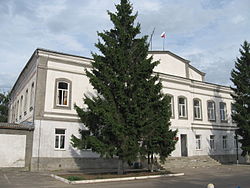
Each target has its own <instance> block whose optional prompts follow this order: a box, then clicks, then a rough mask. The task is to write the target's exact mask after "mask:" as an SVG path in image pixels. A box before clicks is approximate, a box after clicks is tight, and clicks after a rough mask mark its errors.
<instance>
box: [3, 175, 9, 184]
mask: <svg viewBox="0 0 250 188" xmlns="http://www.w3.org/2000/svg"><path fill="white" fill-rule="evenodd" d="M3 177H4V178H5V179H6V181H7V182H8V184H11V183H10V180H9V178H8V177H7V175H6V174H3Z"/></svg>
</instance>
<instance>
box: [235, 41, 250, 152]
mask: <svg viewBox="0 0 250 188" xmlns="http://www.w3.org/2000/svg"><path fill="white" fill-rule="evenodd" d="M241 47H242V49H240V54H241V56H240V57H239V58H237V60H236V62H235V69H233V70H232V72H231V80H232V82H233V83H234V87H232V90H233V91H234V94H232V97H233V99H234V101H235V102H234V104H233V108H234V110H233V115H232V118H233V120H234V121H235V122H236V124H237V126H238V128H239V129H238V130H237V131H236V133H237V134H238V135H240V136H241V138H240V139H239V141H240V143H241V149H242V150H243V152H242V155H243V156H245V155H247V154H248V155H249V154H250V44H249V43H248V42H247V41H244V43H243V45H242V46H241Z"/></svg>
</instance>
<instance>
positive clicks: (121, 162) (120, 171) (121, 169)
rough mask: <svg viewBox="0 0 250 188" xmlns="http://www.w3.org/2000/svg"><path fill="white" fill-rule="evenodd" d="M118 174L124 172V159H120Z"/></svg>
mask: <svg viewBox="0 0 250 188" xmlns="http://www.w3.org/2000/svg"><path fill="white" fill-rule="evenodd" d="M117 174H119V175H121V174H124V161H123V160H122V159H119V160H118V170H117Z"/></svg>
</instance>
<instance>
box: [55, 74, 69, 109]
mask: <svg viewBox="0 0 250 188" xmlns="http://www.w3.org/2000/svg"><path fill="white" fill-rule="evenodd" d="M71 85H72V84H71V81H70V80H67V79H64V78H60V79H56V84H55V86H56V87H55V102H54V108H69V109H70V108H71Z"/></svg>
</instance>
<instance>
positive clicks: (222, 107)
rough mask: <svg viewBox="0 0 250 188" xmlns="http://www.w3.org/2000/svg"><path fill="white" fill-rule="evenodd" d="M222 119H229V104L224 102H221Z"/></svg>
mask: <svg viewBox="0 0 250 188" xmlns="http://www.w3.org/2000/svg"><path fill="white" fill-rule="evenodd" d="M220 120H221V121H227V106H226V103H224V102H220Z"/></svg>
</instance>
